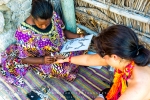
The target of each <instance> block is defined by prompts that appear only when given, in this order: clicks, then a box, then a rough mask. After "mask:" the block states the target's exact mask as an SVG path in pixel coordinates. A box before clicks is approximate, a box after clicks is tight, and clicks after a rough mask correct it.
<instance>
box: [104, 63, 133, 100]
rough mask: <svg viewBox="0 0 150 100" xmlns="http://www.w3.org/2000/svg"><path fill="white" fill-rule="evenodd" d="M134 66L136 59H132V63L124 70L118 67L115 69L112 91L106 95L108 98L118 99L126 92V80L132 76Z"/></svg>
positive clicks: (110, 99)
mask: <svg viewBox="0 0 150 100" xmlns="http://www.w3.org/2000/svg"><path fill="white" fill-rule="evenodd" d="M133 68H134V61H131V63H130V64H128V65H127V66H126V67H125V69H124V70H123V72H122V71H120V70H118V69H117V70H115V75H114V80H113V81H114V84H113V85H112V87H111V89H110V91H109V92H108V94H107V96H106V98H107V100H117V99H118V98H119V97H120V96H121V94H122V93H124V92H125V90H126V88H127V84H126V82H127V80H128V79H129V78H130V77H131V75H132V71H133Z"/></svg>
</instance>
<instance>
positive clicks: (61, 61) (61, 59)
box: [55, 55, 68, 63]
mask: <svg viewBox="0 0 150 100" xmlns="http://www.w3.org/2000/svg"><path fill="white" fill-rule="evenodd" d="M55 58H56V62H55V63H64V62H67V59H68V58H65V57H64V56H62V55H58V56H56V57H55Z"/></svg>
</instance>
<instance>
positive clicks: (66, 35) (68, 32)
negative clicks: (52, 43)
mask: <svg viewBox="0 0 150 100" xmlns="http://www.w3.org/2000/svg"><path fill="white" fill-rule="evenodd" d="M64 35H65V37H66V38H67V39H73V38H79V37H80V35H78V34H75V33H72V32H70V31H68V30H64Z"/></svg>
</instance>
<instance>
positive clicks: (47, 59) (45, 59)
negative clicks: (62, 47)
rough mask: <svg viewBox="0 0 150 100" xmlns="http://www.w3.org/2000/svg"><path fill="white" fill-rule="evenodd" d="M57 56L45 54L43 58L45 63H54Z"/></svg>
mask: <svg viewBox="0 0 150 100" xmlns="http://www.w3.org/2000/svg"><path fill="white" fill-rule="evenodd" d="M55 59H56V58H55V57H52V56H45V57H44V59H43V63H44V64H52V63H54V62H55Z"/></svg>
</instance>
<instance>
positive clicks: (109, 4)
mask: <svg viewBox="0 0 150 100" xmlns="http://www.w3.org/2000/svg"><path fill="white" fill-rule="evenodd" d="M74 1H75V6H76V18H77V22H78V23H80V24H82V25H84V26H86V27H88V28H89V29H91V30H93V31H95V32H97V33H100V32H101V30H102V29H105V28H107V27H108V26H110V25H113V24H123V25H126V26H128V27H130V28H132V29H133V30H134V31H135V32H136V33H137V34H138V36H139V38H140V40H142V43H144V44H145V46H146V47H147V48H149V49H150V11H149V8H150V2H149V0H74Z"/></svg>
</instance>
